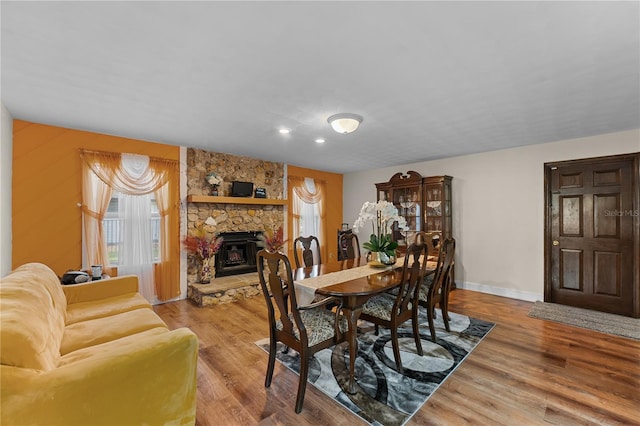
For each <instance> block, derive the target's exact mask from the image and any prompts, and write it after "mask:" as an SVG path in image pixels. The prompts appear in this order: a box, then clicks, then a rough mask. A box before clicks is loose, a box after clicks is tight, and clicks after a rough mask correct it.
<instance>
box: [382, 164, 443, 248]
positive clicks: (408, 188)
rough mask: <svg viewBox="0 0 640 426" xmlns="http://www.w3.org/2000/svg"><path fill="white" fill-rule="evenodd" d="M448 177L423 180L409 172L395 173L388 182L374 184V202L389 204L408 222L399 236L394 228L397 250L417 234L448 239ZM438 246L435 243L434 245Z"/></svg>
mask: <svg viewBox="0 0 640 426" xmlns="http://www.w3.org/2000/svg"><path fill="white" fill-rule="evenodd" d="M452 179H453V178H452V177H451V176H446V175H445V176H429V177H424V178H423V177H422V176H421V175H420V174H419V173H417V172H414V171H409V172H407V174H406V175H405V174H403V173H396V174H395V175H393V176H392V177H391V179H389V181H388V182H382V183H377V184H376V190H377V193H378V194H377V198H378V201H379V200H387V201H390V202H392V203H393V204H394V205H395V206H396V208H397V209H398V213H399V214H400V215H401V216H404V218H405V219H406V221H407V225H408V226H409V230H408V231H405V232H401V231H400V230H399V229H398V227H397V226H394V230H393V239H394V240H395V241H397V242H398V244H399V245H400V246H403V245H406V244H407V241H408V242H409V243H411V242H412V241H413V239H414V237H415V234H416V232H419V231H425V232H431V233H434V234H437V235H438V236H439V238H451V237H452V233H453V230H452V228H453V223H452V222H453V221H452V205H451V180H452ZM436 242H437V241H436Z"/></svg>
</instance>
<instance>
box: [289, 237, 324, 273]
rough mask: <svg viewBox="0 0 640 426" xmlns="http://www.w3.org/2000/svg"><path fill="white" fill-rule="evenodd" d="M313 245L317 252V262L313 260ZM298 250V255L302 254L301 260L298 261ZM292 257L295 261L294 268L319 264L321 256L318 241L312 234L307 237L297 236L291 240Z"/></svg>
mask: <svg viewBox="0 0 640 426" xmlns="http://www.w3.org/2000/svg"><path fill="white" fill-rule="evenodd" d="M314 246H315V249H316V253H317V259H318V261H317V262H314V261H313V257H314V256H313V248H314ZM298 250H300V255H301V256H302V261H303V263H304V265H303V263H301V262H300V257H299V256H298ZM293 257H294V259H295V261H296V268H302V267H303V266H304V267H305V268H308V267H309V266H313V265H321V264H322V258H321V256H320V241H318V238H317V237H316V236H314V235H310V236H308V237H298V238H296V239H295V240H293Z"/></svg>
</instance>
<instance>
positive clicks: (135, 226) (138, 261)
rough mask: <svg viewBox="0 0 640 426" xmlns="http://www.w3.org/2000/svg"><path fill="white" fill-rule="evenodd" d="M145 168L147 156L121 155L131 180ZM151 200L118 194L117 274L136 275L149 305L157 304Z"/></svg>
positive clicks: (145, 197) (149, 196) (138, 175)
mask: <svg viewBox="0 0 640 426" xmlns="http://www.w3.org/2000/svg"><path fill="white" fill-rule="evenodd" d="M148 165H149V157H147V156H142V155H134V154H122V168H123V169H125V170H126V171H127V173H129V174H130V175H131V177H133V178H139V177H140V176H142V174H143V173H144V172H145V171H146V170H147V167H148ZM151 200H152V196H151V194H144V195H127V194H122V193H121V194H119V197H118V210H119V212H118V213H119V217H120V218H121V219H124V220H123V223H122V226H121V227H120V238H119V241H120V247H119V249H120V251H119V253H120V265H118V273H119V274H121V275H129V274H133V275H137V276H138V285H139V291H140V294H142V295H143V296H144V297H145V298H146V299H147V300H148V301H149V302H150V303H157V298H156V292H155V284H154V269H153V268H154V266H153V260H154V259H153V240H152V238H153V237H152V232H151Z"/></svg>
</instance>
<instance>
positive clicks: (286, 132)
mask: <svg viewBox="0 0 640 426" xmlns="http://www.w3.org/2000/svg"><path fill="white" fill-rule="evenodd" d="M278 131H279V132H280V133H282V134H283V135H288V134H289V133H291V130H289V129H284V128H283V129H280V130H278Z"/></svg>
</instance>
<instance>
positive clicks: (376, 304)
mask: <svg viewBox="0 0 640 426" xmlns="http://www.w3.org/2000/svg"><path fill="white" fill-rule="evenodd" d="M426 247H427V246H426V245H424V244H415V243H414V244H411V245H410V246H409V247H408V248H407V252H406V254H405V258H404V264H403V266H402V278H401V284H400V286H399V287H398V291H397V293H396V294H395V295H394V294H391V293H382V294H379V295H376V296H373V297H372V298H370V299H369V300H367V302H366V303H365V304H364V306H363V307H362V314H361V315H360V318H361V319H363V320H366V321H369V322H372V323H374V324H375V325H376V332H377V331H378V326H380V325H381V326H383V327H387V328H389V329H390V330H391V342H392V344H393V356H394V358H395V360H396V367H397V368H398V371H399V372H400V373H402V371H403V370H402V360H401V359H400V347H399V344H398V328H399V327H400V326H401V325H402V324H403V323H404V322H406V321H407V320H409V319H411V320H412V321H411V322H412V323H413V324H412V325H413V337H414V339H415V342H416V348H417V350H418V355H420V356H422V344H421V342H420V330H419V328H418V303H417V302H418V291H419V289H420V284H421V282H422V278H423V277H424V274H425V270H426V265H427V262H426V257H427V256H426ZM420 256H423V257H422V261H421V259H420Z"/></svg>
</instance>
